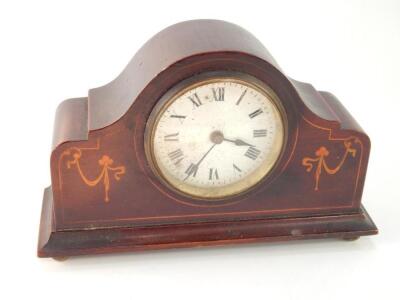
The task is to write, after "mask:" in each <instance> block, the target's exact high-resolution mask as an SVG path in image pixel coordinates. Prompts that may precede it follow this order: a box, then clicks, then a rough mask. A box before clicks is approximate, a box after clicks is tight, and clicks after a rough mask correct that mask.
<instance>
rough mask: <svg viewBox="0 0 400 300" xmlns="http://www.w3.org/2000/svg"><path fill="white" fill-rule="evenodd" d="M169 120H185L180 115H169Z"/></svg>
mask: <svg viewBox="0 0 400 300" xmlns="http://www.w3.org/2000/svg"><path fill="white" fill-rule="evenodd" d="M169 117H170V118H177V119H185V118H186V116H181V115H170V116H169Z"/></svg>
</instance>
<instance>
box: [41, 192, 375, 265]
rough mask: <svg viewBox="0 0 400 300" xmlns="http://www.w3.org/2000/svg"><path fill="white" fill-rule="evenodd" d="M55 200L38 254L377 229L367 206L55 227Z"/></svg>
mask: <svg viewBox="0 0 400 300" xmlns="http://www.w3.org/2000/svg"><path fill="white" fill-rule="evenodd" d="M52 201H53V197H52V191H51V188H48V189H46V190H45V193H44V199H43V208H42V216H41V223H40V233H39V245H38V256H39V257H54V258H58V257H68V256H74V255H86V254H100V253H113V252H125V251H138V250H151V249H166V248H182V247H198V246H212V245H228V244H238V243H253V242H270V241H286V240H299V239H316V238H341V239H344V240H354V239H356V238H358V237H360V236H363V235H372V234H377V232H378V230H377V228H376V226H375V224H374V223H373V221H372V220H371V218H370V217H369V215H368V214H367V212H366V211H365V209H364V208H363V207H362V208H361V211H360V213H359V214H351V215H335V216H318V217H302V218H280V219H264V220H245V221H230V222H213V223H201V224H182V225H168V226H166V225H164V226H152V227H151V226H150V227H141V228H137V227H135V228H133V227H132V228H109V229H91V230H71V231H54V229H53V228H52V224H53V223H52V218H53V214H52Z"/></svg>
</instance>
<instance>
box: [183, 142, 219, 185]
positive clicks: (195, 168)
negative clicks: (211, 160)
mask: <svg viewBox="0 0 400 300" xmlns="http://www.w3.org/2000/svg"><path fill="white" fill-rule="evenodd" d="M216 145H217V144H214V145H212V146H211V148H210V149H208V151H207V152H206V153H205V154H204V155H203V157H202V158H200V160H199V161H198V162H197V164H195V165H194V166H193V167H192V168H191V169H190V171H189V173H188V174H187V176H186V177H185V179H183V181H185V180H186V179H188V178H189V177H190V175H192V174H193V173H196V172H197V170H198V169H199V165H200V164H201V162H202V161H203V160H204V159H205V158H206V156H207V155H208V153H210V152H211V150H212V149H213V148H214V147H215V146H216Z"/></svg>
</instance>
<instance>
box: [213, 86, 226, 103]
mask: <svg viewBox="0 0 400 300" xmlns="http://www.w3.org/2000/svg"><path fill="white" fill-rule="evenodd" d="M212 92H213V95H214V100H215V101H224V97H225V88H221V87H219V88H216V89H215V88H213V89H212Z"/></svg>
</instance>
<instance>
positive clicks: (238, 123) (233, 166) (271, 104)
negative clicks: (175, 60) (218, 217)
mask: <svg viewBox="0 0 400 300" xmlns="http://www.w3.org/2000/svg"><path fill="white" fill-rule="evenodd" d="M153 114H154V118H153V122H152V124H150V127H151V129H150V131H151V136H150V138H149V139H148V140H149V144H150V145H149V149H150V153H151V160H152V162H153V164H154V168H155V170H156V172H158V173H159V174H160V175H161V177H162V178H163V179H164V181H166V182H167V184H168V185H170V186H172V187H173V188H175V189H177V190H178V191H180V192H183V193H185V194H189V195H191V196H194V197H196V198H200V199H205V200H213V199H214V200H215V199H221V198H224V197H227V196H231V195H235V194H238V193H240V192H243V191H245V190H247V189H249V188H251V187H252V186H254V185H255V184H257V182H259V181H260V180H262V179H263V178H264V177H265V176H266V175H267V174H268V173H269V171H270V170H271V169H272V167H273V166H274V164H275V162H276V161H277V159H278V157H279V154H280V152H281V149H282V145H283V140H284V125H283V120H282V116H281V112H280V110H279V109H278V107H277V97H276V96H275V94H274V93H273V92H272V91H271V90H269V89H268V88H267V87H265V88H261V87H259V86H257V85H255V84H253V83H250V82H248V81H244V80H240V79H237V78H213V79H208V80H204V81H200V82H197V83H195V84H193V85H190V86H188V87H186V88H184V89H182V90H181V91H178V93H176V94H175V95H173V96H172V97H170V98H169V99H167V100H166V101H165V102H164V103H163V105H162V106H161V108H158V109H157V108H156V109H155V111H154V112H153Z"/></svg>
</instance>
